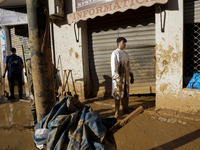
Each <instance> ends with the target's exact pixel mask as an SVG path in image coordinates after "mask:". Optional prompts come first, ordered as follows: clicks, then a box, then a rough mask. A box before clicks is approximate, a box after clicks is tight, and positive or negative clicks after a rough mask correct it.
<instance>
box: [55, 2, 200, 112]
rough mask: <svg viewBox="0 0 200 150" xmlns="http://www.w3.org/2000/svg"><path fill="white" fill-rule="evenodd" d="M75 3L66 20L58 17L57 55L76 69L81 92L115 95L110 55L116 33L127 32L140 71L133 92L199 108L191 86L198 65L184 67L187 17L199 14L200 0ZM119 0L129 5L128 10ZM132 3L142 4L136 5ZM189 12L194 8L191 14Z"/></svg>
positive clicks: (161, 104) (162, 104) (165, 104)
mask: <svg viewBox="0 0 200 150" xmlns="http://www.w3.org/2000/svg"><path fill="white" fill-rule="evenodd" d="M76 2H77V3H78V2H79V1H75V0H74V1H70V2H65V5H66V6H68V7H69V8H68V10H65V11H66V12H65V16H64V17H66V16H67V19H66V18H65V19H64V21H56V20H55V21H54V25H53V26H54V28H53V29H54V38H55V39H54V42H55V51H56V53H55V54H56V59H58V58H59V57H60V58H61V60H62V70H67V69H70V70H73V76H74V83H75V87H76V92H77V93H78V94H79V95H80V97H82V98H85V97H96V96H97V97H102V96H108V95H110V92H111V71H110V55H111V52H112V51H113V50H115V49H116V38H117V37H119V36H124V37H126V38H127V40H128V42H127V48H126V51H128V53H129V55H130V60H131V67H132V70H133V73H134V76H135V83H134V84H133V85H131V87H130V88H131V90H130V94H144V93H156V108H157V109H160V108H161V109H165V108H166V109H174V110H178V111H184V112H198V111H199V109H200V101H199V100H200V97H199V90H195V89H188V88H186V85H187V84H188V82H189V79H190V78H191V77H192V74H193V73H196V72H198V70H194V71H193V72H192V73H191V74H190V75H187V74H186V73H185V72H187V71H184V69H185V68H187V67H188V66H187V65H186V61H187V60H186V59H185V57H186V54H185V53H186V45H185V42H184V41H185V38H186V36H185V32H186V29H185V28H186V26H187V25H186V20H187V18H191V16H192V17H193V18H197V17H195V16H198V15H197V14H195V13H198V12H196V11H198V9H197V8H198V7H199V5H198V4H199V1H193V2H192V3H190V4H188V2H187V1H184V0H168V1H154V3H151V4H148V2H152V1H148V0H147V1H142V0H141V1H139V0H138V1H137V0H136V1H130V3H129V1H110V2H108V3H103V4H100V5H97V6H95V5H91V6H87V7H85V8H84V3H83V1H82V3H79V4H77V5H78V6H76ZM85 2H86V1H85ZM126 2H127V3H126ZM120 3H123V5H125V4H126V5H127V7H128V5H129V7H130V8H126V9H123V8H122V5H121V4H120ZM131 3H132V4H135V5H136V3H137V4H139V6H136V7H134V8H133V7H131ZM184 5H185V7H184ZM189 5H191V6H192V5H193V7H188V8H187V7H186V6H189ZM70 6H71V7H70ZM76 7H77V8H76ZM79 7H83V8H79ZM109 8H110V9H111V10H112V12H108V11H109ZM76 9H77V10H78V11H76ZM117 9H119V10H117ZM69 10H70V11H69ZM187 11H190V12H191V11H194V12H195V13H190V15H191V16H187V17H186V16H185V15H184V14H188V13H185V12H187ZM184 16H185V17H184ZM195 21H196V23H198V20H195ZM193 23H194V22H193ZM197 57H198V56H197ZM188 59H192V58H190V57H189V58H188ZM57 65H58V64H57ZM69 84H72V83H70V81H69ZM70 87H72V86H70ZM66 88H67V87H66ZM70 90H71V89H70ZM72 91H73V89H72Z"/></svg>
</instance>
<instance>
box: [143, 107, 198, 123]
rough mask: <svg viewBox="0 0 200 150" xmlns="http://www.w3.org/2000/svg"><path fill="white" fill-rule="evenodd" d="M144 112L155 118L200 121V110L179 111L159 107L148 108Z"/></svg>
mask: <svg viewBox="0 0 200 150" xmlns="http://www.w3.org/2000/svg"><path fill="white" fill-rule="evenodd" d="M144 113H147V114H150V115H151V116H155V118H156V117H157V118H160V119H159V120H165V119H179V120H185V121H197V122H200V112H198V113H185V112H179V111H175V110H169V109H159V110H155V109H148V110H145V111H144ZM161 118H163V119H161ZM172 122H173V121H172Z"/></svg>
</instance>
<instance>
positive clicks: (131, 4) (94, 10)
mask: <svg viewBox="0 0 200 150" xmlns="http://www.w3.org/2000/svg"><path fill="white" fill-rule="evenodd" d="M83 1H84V2H86V0H77V2H83ZM87 1H89V2H91V3H92V1H93V2H94V3H95V2H97V1H99V0H87ZM167 1H168V0H114V1H113V0H111V2H108V1H107V2H108V3H105V0H102V1H101V2H104V4H101V5H97V6H93V7H90V6H91V5H89V4H88V6H87V5H85V4H84V3H83V4H82V5H81V4H79V5H80V7H81V6H87V7H89V8H86V7H84V8H85V9H83V10H80V11H76V12H74V13H71V14H68V15H67V21H68V24H71V23H72V22H78V21H80V20H87V19H88V18H95V17H96V16H104V15H106V14H113V13H115V12H124V11H126V10H128V9H138V8H139V7H143V6H145V7H150V6H152V5H154V4H165V3H167ZM82 8H83V7H82Z"/></svg>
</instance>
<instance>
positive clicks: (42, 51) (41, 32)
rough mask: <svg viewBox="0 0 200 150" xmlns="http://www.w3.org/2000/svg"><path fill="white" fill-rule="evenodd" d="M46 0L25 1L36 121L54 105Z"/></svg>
mask: <svg viewBox="0 0 200 150" xmlns="http://www.w3.org/2000/svg"><path fill="white" fill-rule="evenodd" d="M47 4H48V3H47V0H26V5H27V15H28V27H29V40H30V50H31V66H32V76H33V86H34V97H35V104H36V112H37V119H38V121H40V120H41V119H42V118H43V117H44V116H46V115H47V114H48V113H49V111H50V110H51V108H52V106H53V105H54V104H55V93H54V78H53V65H52V56H51V48H50V45H49V19H48V18H49V16H48V14H47V15H46V16H45V13H47V11H45V13H44V9H45V8H48V5H47Z"/></svg>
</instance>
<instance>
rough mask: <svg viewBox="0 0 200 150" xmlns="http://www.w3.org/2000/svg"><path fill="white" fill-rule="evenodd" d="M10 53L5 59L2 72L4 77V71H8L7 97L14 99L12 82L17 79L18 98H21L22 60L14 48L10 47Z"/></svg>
mask: <svg viewBox="0 0 200 150" xmlns="http://www.w3.org/2000/svg"><path fill="white" fill-rule="evenodd" d="M10 51H11V55H9V56H7V57H6V59H5V62H6V63H5V67H4V72H3V78H4V77H5V74H6V71H8V82H9V89H10V96H9V97H8V98H9V99H15V96H14V84H15V81H17V85H18V93H19V99H22V84H23V83H22V75H23V72H22V71H23V61H22V58H21V57H19V56H17V55H16V49H15V48H11V50H10Z"/></svg>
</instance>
